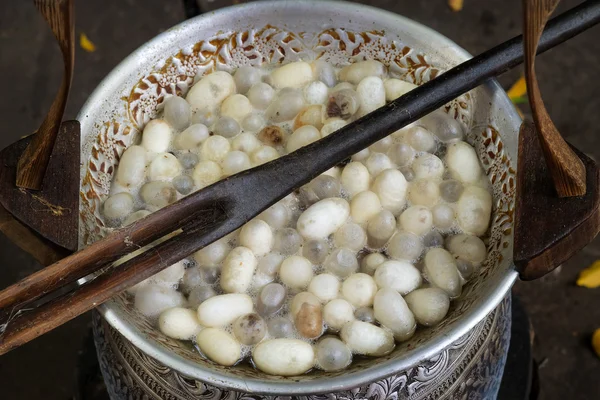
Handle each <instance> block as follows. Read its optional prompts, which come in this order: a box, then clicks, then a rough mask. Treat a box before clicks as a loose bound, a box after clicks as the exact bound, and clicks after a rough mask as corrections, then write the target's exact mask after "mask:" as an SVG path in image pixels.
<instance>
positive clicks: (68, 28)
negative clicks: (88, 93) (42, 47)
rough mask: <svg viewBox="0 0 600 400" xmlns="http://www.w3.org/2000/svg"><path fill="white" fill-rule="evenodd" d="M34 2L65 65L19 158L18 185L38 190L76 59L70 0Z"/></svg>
mask: <svg viewBox="0 0 600 400" xmlns="http://www.w3.org/2000/svg"><path fill="white" fill-rule="evenodd" d="M34 3H35V6H36V7H37V9H38V10H39V11H40V13H42V15H43V16H44V19H45V20H46V22H48V25H50V28H51V29H52V33H54V36H55V37H56V40H57V41H58V44H59V46H60V50H61V52H62V55H63V62H64V66H65V71H64V76H63V80H62V82H61V84H60V88H59V90H58V93H57V94H56V97H55V99H54V102H52V106H51V107H50V111H48V114H47V115H46V118H45V119H44V121H43V122H42V125H41V126H40V128H39V129H38V131H37V132H36V133H35V134H34V137H33V140H32V141H31V143H29V146H27V149H26V150H25V151H24V152H23V154H22V155H21V158H20V159H19V164H18V169H17V186H19V187H23V188H27V189H33V190H39V189H40V188H41V187H42V181H43V179H44V174H45V173H46V168H47V167H48V161H49V160H50V154H51V153H52V148H53V147H54V142H55V141H56V135H57V134H58V128H59V127H60V122H61V120H62V117H63V114H64V112H65V106H66V104H67V98H68V97H69V89H70V88H71V81H72V79H73V66H74V63H75V46H74V42H75V37H74V36H75V34H74V25H75V23H74V16H73V0H35V1H34Z"/></svg>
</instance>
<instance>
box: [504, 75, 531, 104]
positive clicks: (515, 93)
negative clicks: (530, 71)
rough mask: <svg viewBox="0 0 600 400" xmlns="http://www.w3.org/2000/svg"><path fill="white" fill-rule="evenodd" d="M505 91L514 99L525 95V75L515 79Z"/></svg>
mask: <svg viewBox="0 0 600 400" xmlns="http://www.w3.org/2000/svg"><path fill="white" fill-rule="evenodd" d="M506 93H507V94H508V97H509V98H510V99H511V100H515V99H518V98H520V97H523V96H525V95H526V94H527V84H526V83H525V77H523V76H522V77H520V78H519V80H518V81H516V82H515V83H514V85H512V86H511V88H510V89H508V92H506Z"/></svg>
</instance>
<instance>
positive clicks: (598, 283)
mask: <svg viewBox="0 0 600 400" xmlns="http://www.w3.org/2000/svg"><path fill="white" fill-rule="evenodd" d="M577 285H578V286H583V287H586V288H590V289H593V288H597V287H600V260H599V261H595V262H594V263H593V264H592V265H590V266H589V267H587V268H586V269H584V270H583V271H581V272H580V273H579V278H577ZM599 340H600V338H599Z"/></svg>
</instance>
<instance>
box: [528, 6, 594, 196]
mask: <svg viewBox="0 0 600 400" xmlns="http://www.w3.org/2000/svg"><path fill="white" fill-rule="evenodd" d="M559 1H560V0H523V9H524V22H523V25H524V32H525V34H524V39H525V40H524V44H525V79H526V81H527V94H528V97H529V103H530V105H531V110H532V113H533V119H534V121H535V124H536V127H537V129H536V131H537V133H538V135H539V140H540V144H541V146H542V149H543V152H544V159H545V161H546V164H547V165H548V169H549V171H550V174H551V176H552V181H553V186H554V188H555V189H556V193H557V194H558V196H560V197H570V196H582V195H584V194H585V191H586V178H585V166H584V165H583V163H582V161H581V160H580V159H579V157H577V155H576V154H575V153H574V152H573V150H571V148H570V147H569V145H568V144H567V143H566V142H565V141H564V139H563V138H562V136H561V135H560V132H558V130H557V129H556V126H554V123H553V122H552V119H551V118H550V115H549V114H548V112H547V110H546V107H545V106H544V102H543V100H542V95H541V93H540V89H539V86H538V81H537V77H536V74H535V55H536V51H537V46H538V42H539V40H540V37H541V35H542V31H543V29H544V26H545V25H546V22H547V21H548V18H549V16H550V14H552V12H553V11H554V9H555V8H556V6H557V5H558V3H559Z"/></svg>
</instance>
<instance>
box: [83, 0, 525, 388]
mask: <svg viewBox="0 0 600 400" xmlns="http://www.w3.org/2000/svg"><path fill="white" fill-rule="evenodd" d="M294 7H297V8H302V7H311V8H315V7H317V8H319V9H320V10H321V12H323V13H327V12H331V13H332V14H331V15H335V9H336V8H339V7H344V8H345V9H346V10H352V11H354V12H355V13H356V14H363V15H369V18H372V19H373V21H380V22H381V21H388V24H391V23H396V24H398V25H401V26H403V27H405V28H406V29H407V30H410V31H411V32H413V33H414V34H415V35H423V36H426V37H429V38H432V39H433V40H435V41H436V43H437V45H438V46H439V47H443V48H444V51H445V52H450V53H451V57H452V58H453V59H456V60H466V59H468V58H470V57H471V55H470V54H469V53H468V52H466V51H465V50H464V49H462V48H460V47H459V46H458V45H456V43H454V42H452V41H451V40H449V39H448V38H446V37H445V36H443V35H441V34H440V33H438V32H436V31H434V30H432V29H430V28H428V27H425V26H423V25H421V24H419V23H417V22H414V21H412V20H410V19H408V18H405V17H402V16H399V15H396V14H394V13H391V12H388V11H384V10H381V9H377V8H374V7H370V6H365V5H359V4H353V3H346V2H343V1H311V0H300V1H298V0H297V1H287V0H284V1H261V2H254V3H247V4H242V5H238V6H234V7H228V8H225V9H221V10H218V11H214V12H210V13H207V14H205V15H201V16H198V17H196V18H193V19H191V20H188V21H185V22H182V23H180V24H178V25H176V26H175V27H173V28H171V29H169V30H167V31H165V32H163V33H161V34H160V35H158V36H156V37H155V38H153V39H152V40H150V41H149V42H147V43H146V44H144V45H143V46H141V47H140V48H139V49H137V50H136V51H135V52H133V53H132V54H131V55H129V56H128V57H127V58H125V59H124V60H123V61H122V62H121V63H120V64H119V65H118V66H117V67H115V68H114V69H113V71H111V73H110V74H109V75H108V76H107V77H106V78H105V79H104V80H103V81H102V82H101V83H100V85H99V86H98V87H97V88H96V89H95V91H94V92H93V93H92V95H91V96H90V97H89V99H88V100H87V102H86V103H85V105H84V106H83V108H82V109H81V111H80V113H79V115H78V116H77V119H78V120H79V121H84V122H83V123H87V124H90V123H93V121H90V120H89V118H88V115H91V114H93V113H92V111H91V110H92V108H93V107H94V106H95V105H96V104H99V103H101V102H102V101H104V99H106V98H107V94H108V92H109V90H110V88H111V86H112V85H113V84H114V82H116V81H117V80H118V79H119V77H118V72H119V71H122V70H136V69H137V68H138V66H139V65H141V63H144V62H145V61H147V60H148V58H147V56H146V53H147V52H148V50H150V49H152V48H153V47H163V46H164V45H165V43H170V44H171V43H176V42H177V37H178V35H180V34H182V33H185V31H186V30H187V29H190V28H191V27H192V26H194V25H197V24H202V23H207V21H208V20H209V19H211V18H214V19H217V20H218V17H224V16H227V15H230V14H232V13H236V14H239V13H242V15H243V14H244V13H272V12H273V11H274V10H278V11H279V12H285V11H286V9H288V8H294ZM486 86H487V88H488V89H489V90H490V91H491V92H493V93H494V94H495V95H498V96H500V97H504V98H506V95H505V94H504V91H503V90H502V88H501V87H500V85H499V84H498V83H497V82H496V81H495V80H494V81H490V82H488V83H486ZM504 111H505V112H506V113H507V118H508V119H511V120H515V119H516V120H518V119H519V117H518V115H517V114H516V112H515V110H514V109H511V108H507V109H506V110H504ZM83 123H82V124H83ZM82 131H83V127H82ZM511 264H512V263H511ZM516 277H517V273H516V272H515V270H514V266H512V267H511V268H510V270H509V271H508V272H507V273H506V274H505V276H503V277H502V278H501V279H500V280H499V281H498V282H497V285H496V286H495V287H494V288H492V289H491V290H489V291H488V292H487V293H488V296H486V298H485V299H483V300H484V301H481V302H479V303H478V304H476V305H474V306H473V307H471V308H470V309H469V310H468V312H466V313H465V314H464V315H463V317H461V321H460V323H459V324H455V326H454V327H453V329H451V330H450V332H449V334H447V335H443V336H437V337H435V338H434V339H432V340H431V341H429V342H428V344H427V345H426V346H420V347H418V348H415V349H412V350H411V351H409V352H408V353H407V354H406V356H405V357H401V358H396V359H392V360H387V361H382V362H380V363H377V364H376V365H374V366H372V367H370V368H367V369H364V370H362V371H359V372H351V373H347V374H344V375H341V376H338V377H336V378H330V379H318V380H312V381H299V382H294V381H293V380H281V381H274V380H260V379H248V378H242V377H238V376H235V375H234V374H231V375H228V374H223V373H221V372H219V371H215V370H211V369H210V368H206V367H204V366H202V365H198V364H196V363H194V362H192V361H190V360H187V359H185V358H183V357H181V356H179V355H178V354H174V353H172V352H170V351H168V350H166V349H164V348H162V347H159V346H155V345H154V344H153V342H152V340H151V339H150V338H149V336H148V335H147V334H145V333H144V332H142V331H140V330H139V329H138V328H137V327H136V326H134V325H133V324H132V323H130V322H129V321H128V320H127V319H126V318H124V316H123V314H120V313H119V312H118V310H117V309H116V308H115V307H113V305H112V304H111V303H110V302H107V303H105V304H103V305H101V306H100V307H99V311H100V313H101V314H102V315H103V316H104V318H105V319H106V320H107V321H108V322H109V323H110V324H111V325H112V326H113V327H114V328H115V329H116V330H117V331H118V332H120V333H121V334H122V335H123V336H125V337H126V338H127V339H128V340H129V341H131V342H132V343H133V344H134V345H135V346H136V347H138V348H140V349H141V350H142V351H144V352H145V353H146V354H147V355H149V356H150V357H153V358H155V359H156V360H158V361H159V362H161V363H163V364H165V365H167V366H168V367H170V368H173V369H175V370H177V371H180V372H181V373H183V374H184V375H186V376H188V377H191V378H194V379H198V380H200V381H204V382H207V383H210V384H214V385H216V386H219V387H223V388H227V389H232V390H238V391H244V392H249V393H262V394H286V395H301V394H310V393H327V392H335V391H340V390H345V389H350V388H352V387H356V386H360V385H364V384H367V383H369V382H372V381H375V380H378V379H381V378H383V377H386V376H389V375H392V374H395V373H397V372H399V371H401V370H406V369H409V368H411V367H413V366H415V365H417V364H418V363H419V362H421V361H423V360H426V359H429V358H431V357H433V356H435V355H436V354H438V353H439V352H441V351H442V350H443V349H444V348H446V347H448V346H449V345H450V344H452V343H453V342H454V341H456V340H457V339H459V338H460V337H461V336H463V335H465V334H467V333H468V332H469V331H470V330H471V329H472V328H473V327H474V326H475V325H476V324H477V323H478V322H480V321H481V320H482V319H483V318H484V317H485V316H486V315H487V314H488V313H489V312H490V311H492V310H493V309H494V308H495V307H496V306H497V305H498V304H499V303H500V301H501V300H502V299H503V298H504V296H505V295H506V293H507V292H508V291H509V290H510V288H511V286H512V285H513V283H514V281H515V280H516Z"/></svg>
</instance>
